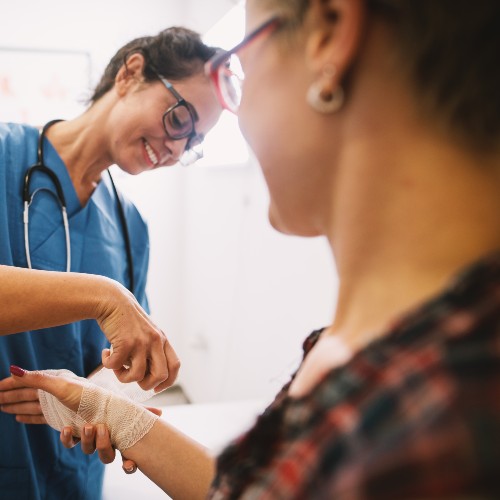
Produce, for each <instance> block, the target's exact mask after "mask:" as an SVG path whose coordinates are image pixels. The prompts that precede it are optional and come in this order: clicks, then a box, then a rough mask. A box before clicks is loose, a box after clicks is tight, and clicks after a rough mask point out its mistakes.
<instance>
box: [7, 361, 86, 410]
mask: <svg viewBox="0 0 500 500" xmlns="http://www.w3.org/2000/svg"><path fill="white" fill-rule="evenodd" d="M10 373H11V374H12V377H13V378H14V379H15V380H18V381H20V382H22V383H23V385H24V386H26V387H32V388H33V389H42V390H43V391H45V392H48V393H49V394H52V395H53V396H55V397H56V398H57V399H59V400H60V401H61V403H63V404H64V405H65V406H67V407H68V408H70V409H71V410H73V411H76V410H77V409H78V405H79V402H80V397H81V393H82V389H83V387H82V386H80V385H79V384H78V383H75V382H74V381H73V383H71V382H69V381H68V380H65V379H64V378H62V377H58V376H56V375H52V374H49V373H46V372H43V371H28V370H25V369H23V368H20V367H19V366H15V365H11V367H10Z"/></svg>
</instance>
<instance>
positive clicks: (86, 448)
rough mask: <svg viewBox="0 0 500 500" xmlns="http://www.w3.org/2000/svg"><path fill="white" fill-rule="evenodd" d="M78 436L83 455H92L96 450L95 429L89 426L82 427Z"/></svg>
mask: <svg viewBox="0 0 500 500" xmlns="http://www.w3.org/2000/svg"><path fill="white" fill-rule="evenodd" d="M80 436H81V437H80V446H81V448H82V451H83V453H85V454H86V455H92V454H93V453H94V451H95V449H96V443H95V427H94V426H93V425H90V424H87V425H84V426H83V429H82V430H81V433H80Z"/></svg>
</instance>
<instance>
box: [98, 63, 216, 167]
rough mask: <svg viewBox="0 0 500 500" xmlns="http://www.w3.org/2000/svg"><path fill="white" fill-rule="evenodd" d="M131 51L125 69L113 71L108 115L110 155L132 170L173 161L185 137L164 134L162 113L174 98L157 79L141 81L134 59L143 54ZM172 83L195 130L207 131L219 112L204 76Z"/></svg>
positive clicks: (177, 156)
mask: <svg viewBox="0 0 500 500" xmlns="http://www.w3.org/2000/svg"><path fill="white" fill-rule="evenodd" d="M136 56H137V58H135V57H134V56H132V58H134V60H132V58H131V60H129V61H127V66H128V68H129V72H128V74H125V75H121V74H120V73H119V75H118V76H117V81H116V83H115V88H114V95H115V102H114V104H113V106H112V107H111V110H110V113H109V116H108V119H107V126H108V130H109V131H110V132H109V151H110V155H111V157H112V159H113V161H114V163H116V164H117V165H118V166H119V167H120V168H121V169H122V170H124V171H125V172H127V173H129V174H133V175H135V174H139V173H141V172H144V171H146V170H151V169H154V168H157V167H160V166H170V165H174V164H175V163H177V162H178V160H179V158H180V156H181V155H182V153H183V152H184V149H185V147H186V143H187V141H188V139H187V138H184V139H180V140H173V139H172V138H171V137H169V136H168V135H167V133H166V131H165V128H164V125H163V115H164V113H165V111H166V110H167V109H169V108H170V107H171V106H173V105H175V104H176V103H177V98H176V97H175V96H174V94H173V93H172V92H171V91H169V90H168V89H167V88H166V87H165V85H164V84H163V83H162V82H161V81H159V80H154V81H152V82H144V81H143V79H142V77H140V75H142V71H140V69H141V68H140V64H138V63H141V60H142V62H143V59H142V56H140V54H137V55H136ZM136 59H137V60H136ZM136 63H137V64H138V68H139V70H138V71H137V72H136V68H135V65H136ZM138 75H139V76H138ZM171 83H172V85H173V87H174V89H175V91H176V92H177V93H178V94H179V95H180V96H182V98H184V99H185V101H187V102H188V103H189V104H190V106H192V108H191V109H192V111H193V116H194V117H195V124H194V125H195V130H196V133H198V134H203V135H206V134H207V132H208V131H209V130H210V129H211V128H212V127H213V126H214V125H215V123H216V122H217V120H218V119H219V116H220V113H221V108H220V105H219V104H218V102H217V99H216V96H215V93H214V90H213V88H212V85H211V83H210V81H209V79H208V78H207V77H206V76H205V75H203V74H197V75H194V76H192V77H189V78H186V79H184V80H181V81H171Z"/></svg>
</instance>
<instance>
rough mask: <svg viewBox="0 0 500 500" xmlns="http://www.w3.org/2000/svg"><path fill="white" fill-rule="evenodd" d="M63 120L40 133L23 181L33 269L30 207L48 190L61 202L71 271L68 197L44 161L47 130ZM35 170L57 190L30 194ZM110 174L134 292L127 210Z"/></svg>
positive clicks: (26, 246) (27, 249) (28, 259)
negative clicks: (45, 176) (32, 160)
mask: <svg viewBox="0 0 500 500" xmlns="http://www.w3.org/2000/svg"><path fill="white" fill-rule="evenodd" d="M59 121H61V120H52V121H50V122H48V123H46V124H45V125H44V127H43V128H42V131H41V132H40V135H39V137H38V151H37V163H36V164H35V165H33V166H31V167H30V168H28V170H27V171H26V174H25V176H24V182H23V193H22V198H23V225H24V250H25V253H26V262H27V264H28V268H29V269H32V264H31V254H30V242H29V207H30V205H31V203H32V202H33V198H34V197H35V195H36V194H37V193H38V192H39V191H48V192H49V193H51V194H52V195H53V196H54V197H55V198H56V199H57V201H58V202H59V205H60V206H61V215H62V221H63V226H64V238H65V242H66V271H67V272H70V270H71V238H70V230H69V219H68V212H67V208H66V198H65V197H64V192H63V189H62V186H61V182H60V181H59V179H58V177H57V175H56V174H55V173H54V172H53V171H52V170H51V169H50V168H48V167H47V166H46V165H45V163H44V150H43V148H44V146H43V142H44V139H45V135H46V132H47V130H48V128H49V127H51V126H52V125H53V124H54V123H57V122H59ZM35 172H41V173H44V174H46V175H47V176H48V177H49V178H50V179H51V181H52V184H53V185H54V187H55V190H56V192H55V193H54V192H53V191H51V190H50V189H47V188H38V189H35V190H34V191H33V192H32V193H31V194H30V182H31V177H32V176H33V174H34V173H35ZM108 175H109V178H110V181H111V185H112V187H113V191H114V195H115V198H116V204H117V208H118V216H119V219H120V224H121V227H122V234H123V239H124V243H125V252H126V255H127V263H128V278H129V287H128V289H129V290H130V291H131V292H132V293H134V262H133V257H132V248H131V244H130V235H129V232H128V227H127V220H126V218H125V211H124V209H123V205H122V202H121V200H120V196H119V193H118V190H117V189H116V186H115V183H114V181H113V177H112V176H111V172H110V171H109V170H108Z"/></svg>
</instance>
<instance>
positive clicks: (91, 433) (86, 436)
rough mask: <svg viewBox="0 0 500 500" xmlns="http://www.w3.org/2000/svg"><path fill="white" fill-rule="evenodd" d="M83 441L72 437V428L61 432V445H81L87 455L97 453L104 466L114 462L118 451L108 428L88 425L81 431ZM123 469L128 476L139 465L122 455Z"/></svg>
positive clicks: (159, 411)
mask: <svg viewBox="0 0 500 500" xmlns="http://www.w3.org/2000/svg"><path fill="white" fill-rule="evenodd" d="M148 410H149V411H150V412H152V413H154V414H155V415H160V416H161V414H162V411H161V410H160V409H159V408H152V407H148ZM80 434H81V436H82V437H81V439H78V438H75V437H74V436H73V435H72V430H71V427H64V429H63V430H62V431H61V443H62V444H63V445H64V446H65V447H66V448H73V447H74V446H75V445H77V444H78V443H80V447H81V449H82V451H83V453H85V454H86V455H92V454H93V453H95V452H96V451H97V454H98V455H99V459H100V460H101V462H102V463H104V464H110V463H111V462H113V461H114V459H115V456H116V451H115V448H114V447H113V445H112V444H111V437H110V434H109V430H108V428H107V427H106V426H105V425H104V424H96V425H91V424H87V425H85V426H84V427H83V428H82V429H81V432H80ZM122 469H123V471H124V472H125V473H126V474H133V473H134V472H135V471H136V470H137V465H136V463H135V462H134V461H133V460H129V459H128V458H126V457H124V456H123V455H122Z"/></svg>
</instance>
